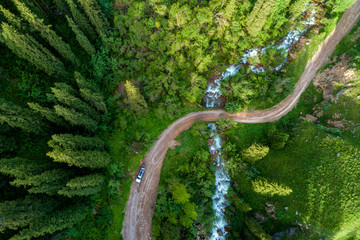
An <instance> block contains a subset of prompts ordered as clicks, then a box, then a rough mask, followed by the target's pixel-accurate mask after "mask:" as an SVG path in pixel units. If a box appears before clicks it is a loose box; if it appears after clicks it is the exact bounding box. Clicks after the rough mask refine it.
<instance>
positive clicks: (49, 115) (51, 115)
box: [28, 103, 67, 126]
mask: <svg viewBox="0 0 360 240" xmlns="http://www.w3.org/2000/svg"><path fill="white" fill-rule="evenodd" d="M28 105H29V107H30V108H31V109H32V110H34V111H35V112H38V113H40V115H41V116H43V117H44V118H46V119H47V120H49V121H50V122H53V123H55V124H57V125H59V126H66V125H67V123H66V121H65V120H64V119H63V118H61V117H59V115H57V114H56V112H55V110H54V109H50V108H47V107H42V106H41V105H40V104H38V103H28Z"/></svg>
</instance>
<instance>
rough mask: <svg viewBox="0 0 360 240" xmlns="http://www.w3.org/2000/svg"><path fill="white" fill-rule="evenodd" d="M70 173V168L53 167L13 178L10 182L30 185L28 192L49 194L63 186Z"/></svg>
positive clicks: (15, 184)
mask: <svg viewBox="0 0 360 240" xmlns="http://www.w3.org/2000/svg"><path fill="white" fill-rule="evenodd" d="M71 173H72V172H71V171H70V170H65V169H53V170H48V171H45V172H43V173H41V174H38V175H30V176H28V177H26V178H25V179H19V178H18V179H15V180H14V181H12V182H10V184H11V185H14V186H17V187H19V186H25V187H30V189H28V192H29V193H46V194H48V195H50V196H51V195H55V194H56V193H57V191H59V190H60V189H61V188H62V187H64V186H65V184H66V182H67V181H68V180H69V178H70V175H71Z"/></svg>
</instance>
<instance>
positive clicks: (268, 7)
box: [246, 0, 277, 37]
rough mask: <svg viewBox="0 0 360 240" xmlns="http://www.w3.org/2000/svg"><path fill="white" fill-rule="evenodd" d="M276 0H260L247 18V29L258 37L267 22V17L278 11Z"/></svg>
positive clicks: (252, 35) (251, 34) (253, 35)
mask: <svg viewBox="0 0 360 240" xmlns="http://www.w3.org/2000/svg"><path fill="white" fill-rule="evenodd" d="M276 7H277V1H276V0H258V1H257V2H256V3H255V6H254V8H253V10H252V11H251V13H250V14H249V15H248V16H247V19H246V29H247V30H248V32H249V34H250V36H251V37H256V36H257V35H258V33H259V32H260V31H261V29H262V28H263V26H264V25H265V23H266V20H267V17H268V16H270V15H271V14H272V13H273V12H275V11H276Z"/></svg>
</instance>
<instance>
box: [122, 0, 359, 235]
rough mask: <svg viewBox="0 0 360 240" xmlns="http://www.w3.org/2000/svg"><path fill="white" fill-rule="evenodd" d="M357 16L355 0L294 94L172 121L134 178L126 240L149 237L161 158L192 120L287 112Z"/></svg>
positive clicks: (265, 118)
mask: <svg viewBox="0 0 360 240" xmlns="http://www.w3.org/2000/svg"><path fill="white" fill-rule="evenodd" d="M359 18H360V0H357V1H356V2H355V3H354V4H353V5H352V6H351V7H350V8H349V9H348V10H347V11H346V12H345V13H344V15H343V17H342V18H341V20H340V22H339V23H338V25H337V26H336V27H335V29H334V30H333V31H332V33H331V34H330V35H329V36H328V37H327V38H326V39H325V40H324V42H322V44H321V45H320V47H319V50H318V51H317V53H316V54H315V55H314V56H313V58H312V59H311V61H310V62H309V63H308V64H307V66H306V68H305V71H304V72H303V74H302V76H301V78H300V80H299V81H298V82H297V83H296V85H295V89H294V93H292V94H290V95H289V96H288V97H286V98H285V99H284V100H283V101H282V102H281V103H279V104H277V105H276V106H274V107H272V108H269V109H266V110H259V111H253V112H241V113H234V114H230V113H227V112H225V111H222V110H216V111H205V112H194V113H190V114H188V115H186V116H184V117H182V118H180V119H178V120H177V121H175V122H174V123H172V124H171V125H170V126H169V127H168V128H167V129H166V130H165V131H164V132H163V133H162V134H161V135H160V137H159V138H158V140H157V141H156V142H155V145H154V146H153V147H152V148H150V150H149V152H148V153H147V154H146V156H145V158H144V161H145V163H146V171H145V174H144V177H143V180H142V182H141V183H140V184H138V183H136V182H135V181H133V183H132V186H131V191H130V196H129V199H128V202H127V206H126V216H125V220H124V222H123V229H122V232H121V233H122V235H123V237H124V239H125V240H136V239H137V240H147V239H151V226H152V225H151V224H152V222H151V221H152V216H153V214H154V207H155V203H156V198H157V188H158V184H159V180H160V173H161V167H162V163H163V159H164V157H165V155H166V152H167V150H168V148H169V147H170V146H171V144H172V143H173V140H174V138H176V137H177V136H178V135H179V134H180V133H181V132H182V131H184V130H186V129H188V128H190V127H191V125H192V123H193V122H194V121H205V122H206V121H217V120H219V119H220V118H223V117H224V118H231V119H234V120H235V121H237V122H242V123H264V122H272V121H276V120H278V119H280V118H281V117H282V116H284V115H286V114H287V113H288V112H289V111H290V110H291V109H292V108H293V107H294V106H295V105H296V103H297V102H298V101H299V99H300V96H301V94H302V93H303V92H304V91H305V89H306V88H307V86H308V85H309V84H310V82H311V80H312V79H313V78H314V76H315V74H316V72H317V70H318V69H319V68H320V67H321V66H322V65H323V64H324V63H325V62H326V61H327V59H328V57H329V56H330V55H331V53H332V52H333V51H334V49H335V46H336V45H337V44H338V43H339V42H340V40H341V39H342V38H343V37H344V36H345V35H346V34H347V33H348V32H349V31H350V30H351V29H352V27H353V26H354V25H355V24H356V22H357V21H358V20H359Z"/></svg>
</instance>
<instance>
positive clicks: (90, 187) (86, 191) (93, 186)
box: [58, 173, 105, 197]
mask: <svg viewBox="0 0 360 240" xmlns="http://www.w3.org/2000/svg"><path fill="white" fill-rule="evenodd" d="M104 181H105V177H104V175H103V174H99V173H94V174H89V175H86V176H84V177H77V178H73V179H71V180H70V181H69V182H68V183H67V184H66V187H63V188H62V189H61V190H59V192H58V194H60V195H64V196H67V197H73V196H90V195H94V194H95V193H98V192H99V191H100V190H101V187H102V185H103V183H104Z"/></svg>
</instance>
